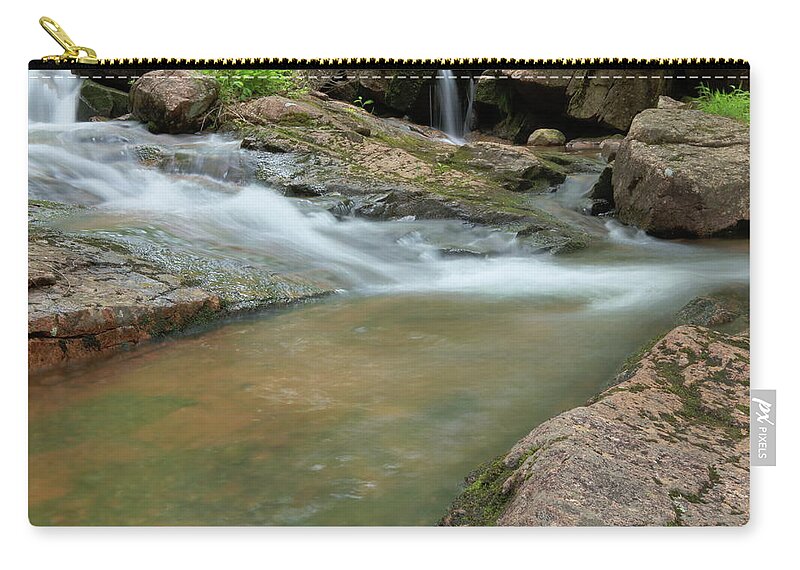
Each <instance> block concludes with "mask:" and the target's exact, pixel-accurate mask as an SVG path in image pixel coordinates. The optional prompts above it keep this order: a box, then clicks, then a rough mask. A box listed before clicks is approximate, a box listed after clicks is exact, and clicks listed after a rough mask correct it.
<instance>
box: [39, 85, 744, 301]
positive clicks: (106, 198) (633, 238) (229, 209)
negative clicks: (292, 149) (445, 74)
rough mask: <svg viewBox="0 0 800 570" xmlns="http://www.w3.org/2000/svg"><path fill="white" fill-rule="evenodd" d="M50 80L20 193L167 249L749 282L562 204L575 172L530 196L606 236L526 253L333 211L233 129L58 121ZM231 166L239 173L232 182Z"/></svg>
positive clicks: (433, 279) (347, 266)
mask: <svg viewBox="0 0 800 570" xmlns="http://www.w3.org/2000/svg"><path fill="white" fill-rule="evenodd" d="M56 81H57V80H55V79H51V80H47V81H44V82H42V83H41V84H39V83H37V82H36V81H33V80H32V81H31V83H32V86H31V99H32V100H31V108H32V109H37V114H33V115H32V118H33V119H35V120H32V121H31V123H30V126H29V142H30V146H29V193H30V195H31V197H33V198H41V199H48V200H55V201H60V202H67V203H82V204H92V205H94V206H96V208H97V210H95V211H97V212H99V214H97V215H95V216H93V217H92V216H89V217H87V218H85V219H82V220H77V221H74V222H73V227H83V226H85V227H86V228H87V229H94V230H97V229H102V230H105V231H107V232H111V233H114V234H117V235H121V236H140V235H142V234H146V235H147V236H149V237H148V239H154V240H157V241H158V242H159V243H160V244H161V245H164V246H166V247H169V248H172V249H183V250H186V251H190V252H193V253H198V254H202V255H210V256H216V257H224V258H229V259H237V260H245V261H246V262H247V263H250V264H255V265H260V266H263V267H264V268H265V269H269V270H279V271H291V272H300V273H303V272H308V273H317V274H319V273H320V272H321V273H322V274H324V276H325V277H326V279H331V280H333V281H334V282H335V283H336V285H337V286H339V287H341V288H342V289H348V290H351V291H358V292H361V293H362V294H385V293H400V292H413V293H449V294H469V295H481V296H490V297H509V296H514V297H527V298H530V299H532V300H534V299H539V300H541V301H552V300H556V299H558V300H569V301H575V302H578V303H582V304H584V305H585V306H587V307H593V308H595V309H613V310H618V309H620V308H632V307H639V308H641V307H645V306H652V305H654V304H657V303H659V302H660V301H669V300H671V301H674V299H675V298H676V297H680V298H688V297H690V296H692V295H694V294H697V293H699V292H702V291H704V290H707V289H711V288H715V287H719V286H722V285H726V284H731V283H738V284H746V283H747V280H748V267H747V256H746V255H745V254H742V253H735V252H732V251H721V250H718V249H716V248H713V247H700V246H695V245H686V244H679V243H675V242H665V241H662V240H656V239H653V238H650V237H648V236H646V235H644V234H642V233H641V232H637V231H636V230H632V229H630V228H624V227H622V226H620V225H619V224H617V223H616V222H605V221H601V220H598V219H595V218H588V217H585V216H579V214H577V213H576V212H574V211H572V210H574V209H578V208H577V206H576V203H577V201H579V200H581V199H582V198H581V192H582V190H581V188H583V187H585V186H586V185H590V184H591V182H592V181H593V180H592V178H591V177H587V176H586V175H582V176H579V177H573V178H570V179H569V180H568V181H567V183H565V185H564V187H563V190H562V191H560V192H557V193H555V194H553V195H551V196H548V197H545V198H539V200H540V201H541V200H544V202H545V203H546V205H547V206H548V208H549V209H550V211H552V212H555V213H558V212H561V211H563V212H564V215H565V216H567V215H571V216H573V217H574V218H575V220H576V221H577V222H579V223H581V224H585V225H586V226H587V227H588V228H589V229H591V231H592V232H594V233H595V234H597V235H598V236H600V239H599V241H600V243H601V244H602V243H605V244H606V247H604V248H601V249H600V250H598V251H589V252H584V253H580V254H577V255H574V254H573V255H569V256H550V255H546V254H545V255H532V254H531V253H530V251H528V250H526V249H525V248H523V247H522V246H521V244H520V243H518V242H517V240H516V239H515V237H514V236H513V235H512V234H508V233H504V232H500V231H493V230H489V229H483V228H473V227H470V226H468V225H466V224H463V223H460V222H456V221H417V220H403V221H391V222H368V221H364V220H361V219H355V218H346V219H344V220H342V219H339V218H337V217H335V216H334V215H332V214H331V213H329V212H328V211H327V210H326V209H324V208H323V207H320V206H319V205H317V204H315V203H313V202H310V201H307V200H300V199H291V198H285V197H283V196H281V195H280V194H279V193H278V192H277V191H275V190H272V189H270V188H267V187H264V186H263V185H260V184H256V183H253V182H248V180H249V178H248V174H247V168H246V167H245V166H242V165H243V164H246V162H247V161H246V160H245V159H246V158H247V156H248V155H247V154H246V153H245V151H241V150H240V149H239V148H238V143H237V141H234V140H231V139H227V138H223V137H221V136H217V135H206V136H168V135H152V134H150V133H148V132H147V131H146V130H145V129H144V128H143V127H142V126H141V125H139V124H137V123H133V122H118V121H110V122H107V123H71V124H68V123H66V122H65V121H64V119H65V116H66V111H65V109H69V108H74V101H72V102H70V100H69V96H68V95H67V93H69V94H71V95H70V96H72V97H73V98H74V97H75V96H76V94H77V84H78V82H77V81H74V83H72V82H69V81H66V84H67V85H69V86H70V90H69V91H65V90H62V89H61V88H60V87H59V84H58V83H57V82H56ZM442 83H443V84H452V85H454V84H455V82H454V81H449V80H442ZM61 85H63V84H61ZM40 118H46V119H48V120H49V121H50V122H38V119H40ZM139 144H157V145H160V146H162V147H164V148H167V149H170V152H174V153H176V154H178V155H180V156H181V157H182V159H181V161H180V164H181V165H182V166H180V167H175V168H172V169H166V170H161V169H157V168H152V167H146V166H143V165H141V164H139V162H138V161H137V158H136V153H135V148H136V146H137V145H139ZM233 178H235V179H237V180H240V181H241V183H239V184H233V183H231V182H230V180H231V179H233ZM250 179H251V178H250ZM132 239H133V238H132ZM448 251H459V252H472V254H471V255H460V256H453V255H448V254H447V252H448Z"/></svg>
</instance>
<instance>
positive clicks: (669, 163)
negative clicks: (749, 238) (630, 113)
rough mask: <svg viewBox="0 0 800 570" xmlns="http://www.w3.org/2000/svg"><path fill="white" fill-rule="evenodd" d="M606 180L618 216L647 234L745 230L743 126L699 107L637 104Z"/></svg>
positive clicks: (700, 234)
mask: <svg viewBox="0 0 800 570" xmlns="http://www.w3.org/2000/svg"><path fill="white" fill-rule="evenodd" d="M613 186H614V202H615V204H616V207H617V215H618V217H619V219H620V220H621V221H622V222H624V223H627V224H632V225H635V226H638V227H640V228H642V229H644V230H645V231H647V232H648V233H650V234H652V235H656V236H660V237H667V238H669V237H711V236H717V235H747V234H748V233H749V220H750V141H749V133H748V128H747V126H746V125H744V124H741V123H739V122H737V121H735V120H733V119H728V118H726V117H719V116H716V115H709V114H706V113H704V112H702V111H695V110H680V109H649V110H647V111H643V112H642V113H640V114H639V115H637V117H636V119H635V120H634V122H633V124H632V125H631V130H630V132H629V133H628V136H627V137H626V138H625V140H624V141H623V142H622V144H621V145H620V148H619V152H618V154H617V158H616V160H615V166H614V175H613Z"/></svg>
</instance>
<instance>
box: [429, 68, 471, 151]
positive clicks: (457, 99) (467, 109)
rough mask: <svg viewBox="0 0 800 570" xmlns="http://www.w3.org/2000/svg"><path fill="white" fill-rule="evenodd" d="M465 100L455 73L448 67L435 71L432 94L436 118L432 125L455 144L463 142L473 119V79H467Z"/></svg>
mask: <svg viewBox="0 0 800 570" xmlns="http://www.w3.org/2000/svg"><path fill="white" fill-rule="evenodd" d="M465 81H467V82H468V86H467V90H466V101H463V102H462V98H461V94H460V93H459V87H458V81H457V77H456V75H455V74H454V73H453V72H452V71H451V70H449V69H440V70H439V71H437V72H436V81H435V83H434V86H433V89H434V95H435V99H436V120H435V121H434V125H433V126H434V127H436V128H438V129H440V130H442V131H443V132H444V133H446V134H447V136H448V137H449V139H450V140H451V141H452V142H454V143H456V144H464V142H465V137H466V136H467V134H468V133H469V130H470V128H471V126H472V120H473V100H474V98H475V87H476V84H475V80H474V79H471V78H470V79H467V80H465Z"/></svg>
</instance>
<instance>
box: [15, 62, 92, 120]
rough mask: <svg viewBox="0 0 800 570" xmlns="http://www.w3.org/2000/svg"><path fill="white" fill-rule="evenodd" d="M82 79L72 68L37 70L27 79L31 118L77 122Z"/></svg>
mask: <svg viewBox="0 0 800 570" xmlns="http://www.w3.org/2000/svg"><path fill="white" fill-rule="evenodd" d="M81 83H82V80H81V79H80V78H79V77H77V76H75V75H73V74H72V73H71V72H69V71H47V72H44V71H42V72H35V73H33V74H31V77H30V78H29V80H28V120H30V121H36V122H41V123H56V124H65V123H74V122H75V118H76V115H77V113H78V97H79V94H80V89H81Z"/></svg>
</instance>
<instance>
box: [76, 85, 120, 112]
mask: <svg viewBox="0 0 800 570" xmlns="http://www.w3.org/2000/svg"><path fill="white" fill-rule="evenodd" d="M127 113H128V94H127V93H125V92H124V91H119V90H118V89H114V88H112V87H106V86H105V85H100V84H99V83H95V82H94V81H92V80H91V79H85V80H84V81H83V83H82V84H81V91H80V95H79V98H78V115H77V118H78V120H79V121H88V120H91V119H93V118H95V117H102V118H105V119H116V118H117V117H121V116H123V115H125V114H127Z"/></svg>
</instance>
